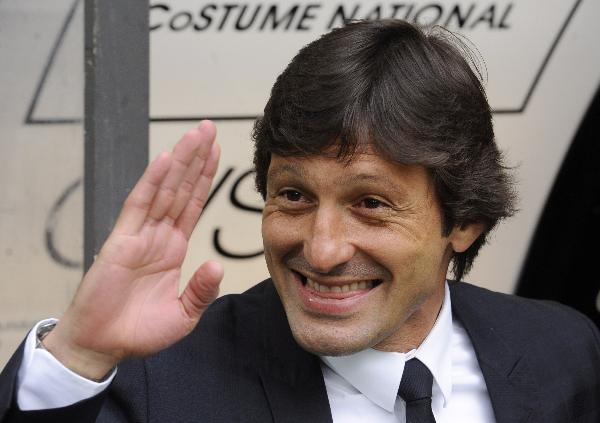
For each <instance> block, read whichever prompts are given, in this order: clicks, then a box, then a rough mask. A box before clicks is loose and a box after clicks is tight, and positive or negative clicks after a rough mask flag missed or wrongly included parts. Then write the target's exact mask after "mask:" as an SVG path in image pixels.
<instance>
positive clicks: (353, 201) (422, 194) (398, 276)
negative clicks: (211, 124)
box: [263, 153, 450, 355]
mask: <svg viewBox="0 0 600 423" xmlns="http://www.w3.org/2000/svg"><path fill="white" fill-rule="evenodd" d="M431 192H432V190H431V181H430V178H429V175H428V174H427V172H426V171H425V170H424V169H422V168H418V167H399V166H398V165H395V164H392V163H390V162H387V161H385V160H384V159H382V158H381V157H379V156H378V155H376V154H373V153H371V154H360V155H358V156H357V157H355V158H354V159H353V160H352V162H350V163H349V164H348V163H341V162H339V161H338V160H336V159H334V158H327V157H311V158H303V159H298V158H283V157H277V156H274V157H273V159H272V161H271V167H270V169H269V178H268V198H267V202H266V205H265V211H264V214H263V241H264V246H265V258H266V261H267V266H268V268H269V271H270V273H271V276H272V278H273V280H274V283H275V286H276V288H277V291H278V293H279V295H280V297H281V299H282V302H283V305H284V308H285V311H286V314H287V317H288V321H289V323H290V328H291V330H292V333H293V335H294V337H295V339H296V340H297V342H298V343H299V344H300V345H301V346H302V347H303V348H304V349H306V350H308V351H311V352H313V353H316V354H320V355H343V354H350V353H353V352H356V351H360V350H363V349H365V348H369V347H375V348H378V349H382V350H388V351H401V350H409V349H412V348H414V347H416V346H418V345H419V344H420V342H421V341H422V340H423V339H424V337H425V336H426V334H427V333H428V332H429V330H430V329H431V327H432V326H433V324H434V323H435V319H436V317H437V313H438V311H439V309H440V307H441V302H442V300H443V292H444V291H443V289H444V287H443V286H444V285H443V282H444V279H445V272H446V269H447V267H448V261H449V257H450V249H449V247H448V241H447V240H446V239H444V238H443V237H442V235H441V232H442V231H441V217H440V216H441V215H440V212H439V207H437V203H436V202H435V201H434V199H432V196H431ZM361 282H363V283H364V284H366V285H367V286H366V287H365V288H364V289H352V287H353V285H352V284H360V283H361ZM345 285H346V286H347V287H350V289H349V290H347V291H346V292H337V290H341V289H348V288H344V286H345ZM323 290H325V292H323ZM334 291H335V292H334Z"/></svg>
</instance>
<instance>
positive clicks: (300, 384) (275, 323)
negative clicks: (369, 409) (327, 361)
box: [260, 281, 332, 423]
mask: <svg viewBox="0 0 600 423" xmlns="http://www.w3.org/2000/svg"><path fill="white" fill-rule="evenodd" d="M265 304H266V307H265V315H264V320H263V321H264V328H265V332H264V333H265V339H264V348H265V355H264V356H265V361H264V363H263V364H262V366H261V370H260V376H261V380H262V383H263V386H264V389H265V392H266V395H267V398H268V401H269V405H270V407H271V411H272V414H273V421H274V422H285V423H294V422H298V423H301V422H311V423H317V422H318V423H321V422H322V423H331V422H332V417H331V411H330V408H329V401H328V399H327V391H326V389H325V382H324V381H323V373H322V372H321V364H320V360H319V358H318V357H316V356H314V355H312V354H310V353H308V352H306V351H304V350H303V349H302V348H300V347H299V346H298V344H297V343H296V341H295V340H294V338H293V336H292V334H291V331H290V327H289V324H288V321H287V318H286V315H285V311H284V309H283V306H282V304H281V301H280V299H279V295H278V294H277V291H276V290H275V288H274V287H273V284H272V282H271V281H269V282H268V286H267V288H266V290H265Z"/></svg>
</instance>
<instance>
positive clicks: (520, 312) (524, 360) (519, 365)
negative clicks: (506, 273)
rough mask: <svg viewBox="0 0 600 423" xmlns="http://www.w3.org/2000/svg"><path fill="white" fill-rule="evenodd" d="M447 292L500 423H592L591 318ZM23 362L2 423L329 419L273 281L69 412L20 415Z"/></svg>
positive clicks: (11, 368) (309, 360)
mask: <svg viewBox="0 0 600 423" xmlns="http://www.w3.org/2000/svg"><path fill="white" fill-rule="evenodd" d="M451 295H452V308H453V315H454V317H455V318H457V319H459V320H460V321H461V322H462V324H463V325H464V327H465V329H466V330H467V332H468V334H469V336H470V338H471V341H472V342H473V345H474V347H475V351H476V353H477V358H478V360H479V365H480V367H481V370H482V371H483V375H484V377H485V381H486V384H487V387H488V391H489V394H490V397H491V400H492V405H493V408H494V413H495V415H496V420H497V421H498V422H499V423H508V422H511V423H512V422H543V423H552V422H556V423H559V422H560V423H565V422H582V423H583V422H587V423H599V422H600V404H599V402H600V336H599V334H598V330H597V328H596V327H595V326H594V325H593V324H592V323H591V322H590V321H589V320H588V319H586V318H585V317H584V316H582V315H581V314H579V313H577V312H575V311H574V310H572V309H569V308H567V307H565V306H562V305H559V304H556V303H549V302H541V301H531V300H525V299H522V298H517V297H513V296H508V295H503V294H498V293H493V292H490V291H487V290H485V289H482V288H477V287H475V286H472V285H468V284H466V283H462V282H461V283H456V284H451ZM21 355H22V354H21V351H17V353H16V354H15V356H14V357H13V358H12V359H11V361H10V362H9V364H8V365H7V367H6V369H5V370H4V372H3V374H2V376H1V377H0V421H1V422H3V423H8V422H38V421H39V422H53V423H55V422H93V421H98V422H160V423H168V422H261V423H263V422H285V423H293V422H302V423H305V422H310V423H317V422H331V413H330V410H329V403H328V400H327V394H326V390H325V385H324V382H323V376H322V373H321V369H320V362H319V359H318V358H317V357H315V356H314V355H312V354H310V353H307V352H306V351H304V350H302V349H301V348H299V346H298V345H297V344H296V343H295V341H294V339H293V337H292V335H291V333H290V329H289V326H288V324H287V320H286V317H285V313H284V311H283V307H282V305H281V302H280V300H279V297H278V295H277V293H276V291H275V289H274V287H273V285H272V283H271V282H270V281H269V280H267V281H265V282H263V283H261V284H259V285H257V286H256V287H254V288H252V289H251V290H249V291H248V292H246V293H244V294H242V295H233V296H227V297H224V298H222V299H220V300H218V301H217V302H216V303H215V304H214V305H213V306H212V307H211V308H210V309H209V311H207V312H206V313H205V315H204V316H203V318H202V320H201V323H200V324H199V326H198V328H197V329H196V330H195V331H194V332H193V333H192V334H191V335H190V336H188V337H186V338H185V339H183V340H182V341H181V342H179V343H177V344H176V345H174V346H173V347H171V348H169V349H167V350H165V351H163V352H161V353H159V354H157V355H155V356H152V357H149V358H146V359H143V360H141V359H140V360H131V361H129V362H126V363H123V364H122V365H120V367H119V371H118V374H117V377H116V380H115V381H114V382H113V384H112V385H111V388H110V389H109V390H108V392H106V393H104V394H102V395H99V396H97V397H94V398H92V399H90V400H86V401H82V402H80V403H78V404H76V405H73V406H71V407H65V408H62V409H56V410H50V411H38V412H21V411H19V410H18V409H17V407H16V406H15V403H14V381H15V375H16V372H17V369H18V366H19V363H20V357H21ZM96 418H97V420H96ZM457 423H458V422H457Z"/></svg>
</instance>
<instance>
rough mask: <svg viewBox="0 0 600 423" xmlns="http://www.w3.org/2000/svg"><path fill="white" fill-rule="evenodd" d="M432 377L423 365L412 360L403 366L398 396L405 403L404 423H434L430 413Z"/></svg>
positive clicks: (431, 412)
mask: <svg viewBox="0 0 600 423" xmlns="http://www.w3.org/2000/svg"><path fill="white" fill-rule="evenodd" d="M432 385H433V375H432V374H431V372H430V371H429V369H428V368H427V366H425V365H424V364H423V363H421V362H420V361H419V360H417V359H416V358H412V359H410V360H408V361H407V362H406V364H405V365H404V373H403V374H402V381H401V382H400V389H398V395H400V397H401V398H402V399H403V400H404V401H405V402H406V423H435V417H433V411H431V387H432Z"/></svg>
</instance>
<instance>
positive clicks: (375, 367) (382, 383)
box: [321, 284, 452, 412]
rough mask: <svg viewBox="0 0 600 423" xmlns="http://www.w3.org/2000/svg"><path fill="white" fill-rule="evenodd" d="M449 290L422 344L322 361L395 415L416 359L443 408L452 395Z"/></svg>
mask: <svg viewBox="0 0 600 423" xmlns="http://www.w3.org/2000/svg"><path fill="white" fill-rule="evenodd" d="M450 301H451V300H450V290H449V289H448V284H446V285H445V294H444V302H443V304H442V308H441V310H440V313H439V315H438V318H437V320H436V322H435V324H434V326H433V328H432V329H431V331H430V332H429V334H428V335H427V337H426V338H425V340H424V341H423V342H422V343H421V345H420V346H419V347H418V348H417V349H416V350H412V351H409V352H408V353H396V352H384V351H377V350H374V349H372V348H369V349H366V350H363V351H359V352H357V353H355V354H350V355H346V356H340V357H329V356H322V357H321V360H323V362H324V363H325V364H326V365H327V366H329V368H331V369H332V370H333V371H334V372H336V373H337V374H338V375H340V376H341V377H343V378H344V379H346V381H347V382H348V383H350V384H351V385H352V386H354V387H355V388H356V389H358V390H359V391H360V392H361V393H362V394H363V395H364V396H366V397H367V398H369V400H371V401H372V402H374V403H375V404H377V405H378V406H380V407H381V408H383V409H385V410H387V411H389V412H394V404H395V402H396V397H397V395H398V388H399V387H400V380H401V379H402V373H403V371H404V363H405V361H407V360H410V359H411V358H413V357H416V358H418V359H419V360H421V361H422V362H423V363H424V364H425V365H426V366H427V368H428V369H429V371H431V373H432V375H433V379H434V386H433V395H434V396H435V395H436V387H437V389H438V390H439V391H438V392H440V393H441V395H442V397H443V400H444V406H445V405H446V404H447V402H448V400H449V398H450V394H451V392H452V377H451V373H452V357H451V353H450V347H451V342H452V306H451V303H450Z"/></svg>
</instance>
